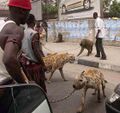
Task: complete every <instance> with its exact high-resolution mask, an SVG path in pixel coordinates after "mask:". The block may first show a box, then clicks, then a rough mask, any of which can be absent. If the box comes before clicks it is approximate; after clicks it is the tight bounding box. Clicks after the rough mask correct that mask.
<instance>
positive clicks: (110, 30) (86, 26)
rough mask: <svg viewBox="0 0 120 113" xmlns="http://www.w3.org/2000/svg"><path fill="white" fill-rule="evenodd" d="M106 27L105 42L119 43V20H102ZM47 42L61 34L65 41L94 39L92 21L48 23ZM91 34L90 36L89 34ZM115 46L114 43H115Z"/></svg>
mask: <svg viewBox="0 0 120 113" xmlns="http://www.w3.org/2000/svg"><path fill="white" fill-rule="evenodd" d="M104 22H105V25H106V31H107V32H106V37H105V39H104V40H105V42H109V43H110V42H112V43H113V42H114V43H115V42H118V43H119V42H120V26H118V25H120V20H112V19H104ZM48 26H49V27H48V36H49V40H56V38H57V35H58V33H59V32H60V33H62V34H63V38H64V40H66V41H78V40H80V39H82V38H87V37H94V21H93V20H92V19H81V20H71V21H52V22H48ZM91 32H92V34H91ZM115 45H116V43H115Z"/></svg>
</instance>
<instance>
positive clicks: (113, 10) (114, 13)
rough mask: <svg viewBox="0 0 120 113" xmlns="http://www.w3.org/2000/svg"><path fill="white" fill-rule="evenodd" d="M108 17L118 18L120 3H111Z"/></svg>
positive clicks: (119, 15)
mask: <svg viewBox="0 0 120 113" xmlns="http://www.w3.org/2000/svg"><path fill="white" fill-rule="evenodd" d="M109 16H110V17H119V18H120V2H119V3H118V2H117V1H116V0H114V1H113V3H112V5H111V6H110V11H109Z"/></svg>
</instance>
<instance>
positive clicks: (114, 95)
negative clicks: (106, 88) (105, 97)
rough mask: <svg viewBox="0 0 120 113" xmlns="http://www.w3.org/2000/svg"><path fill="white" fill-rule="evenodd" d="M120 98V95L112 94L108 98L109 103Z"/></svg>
mask: <svg viewBox="0 0 120 113" xmlns="http://www.w3.org/2000/svg"><path fill="white" fill-rule="evenodd" d="M119 98H120V95H118V94H117V93H113V94H112V95H111V96H110V98H109V102H110V103H113V102H115V101H116V100H117V99H119Z"/></svg>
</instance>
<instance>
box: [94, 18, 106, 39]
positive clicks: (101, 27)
mask: <svg viewBox="0 0 120 113" xmlns="http://www.w3.org/2000/svg"><path fill="white" fill-rule="evenodd" d="M98 30H100V32H99V35H98V38H104V37H105V24H104V21H103V20H102V19H101V18H99V17H98V18H97V19H96V20H95V32H96V33H95V34H97V32H98ZM95 36H96V35H95Z"/></svg>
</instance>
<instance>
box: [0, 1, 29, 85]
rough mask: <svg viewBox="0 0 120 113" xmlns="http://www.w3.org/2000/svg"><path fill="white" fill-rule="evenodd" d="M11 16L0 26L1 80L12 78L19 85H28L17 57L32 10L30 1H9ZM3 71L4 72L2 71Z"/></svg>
mask: <svg viewBox="0 0 120 113" xmlns="http://www.w3.org/2000/svg"><path fill="white" fill-rule="evenodd" d="M8 6H9V11H10V16H9V19H7V20H6V21H4V20H3V21H2V23H1V25H0V52H1V53H0V54H2V55H1V56H0V78H11V81H12V80H14V81H16V82H17V83H28V79H27V77H26V76H25V75H24V74H23V73H22V71H21V66H20V64H19V62H18V59H17V55H18V52H19V50H20V48H21V44H22V39H23V37H24V30H23V28H21V27H20V26H19V25H20V24H25V23H26V19H27V17H28V15H29V12H30V10H31V3H30V0H9V3H8ZM1 70H2V71H1Z"/></svg>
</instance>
